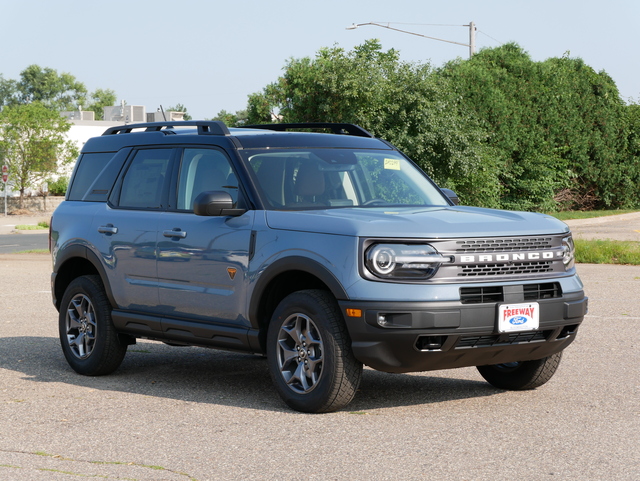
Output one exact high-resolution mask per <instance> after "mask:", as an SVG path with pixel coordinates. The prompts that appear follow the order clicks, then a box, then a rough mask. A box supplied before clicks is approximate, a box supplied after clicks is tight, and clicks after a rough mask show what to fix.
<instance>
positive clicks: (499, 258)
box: [50, 121, 587, 412]
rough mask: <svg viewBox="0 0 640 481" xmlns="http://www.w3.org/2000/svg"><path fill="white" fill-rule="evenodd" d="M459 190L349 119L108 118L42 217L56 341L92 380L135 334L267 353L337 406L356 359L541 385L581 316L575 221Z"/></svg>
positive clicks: (281, 387) (303, 389)
mask: <svg viewBox="0 0 640 481" xmlns="http://www.w3.org/2000/svg"><path fill="white" fill-rule="evenodd" d="M296 129H297V130H305V132H300V131H292V130H296ZM310 130H322V131H323V132H310ZM327 131H330V132H331V133H327ZM456 204H457V198H456V197H455V194H454V193H453V192H451V191H448V190H447V189H440V188H438V186H437V185H436V184H435V183H434V182H433V181H432V180H431V179H429V177H427V176H426V175H425V174H424V173H423V172H422V171H421V170H420V169H419V168H418V167H417V166H416V165H415V164H414V163H413V162H412V161H411V160H409V159H408V158H407V157H406V156H404V155H403V154H402V153H401V152H399V151H398V150H397V149H396V148H395V147H393V146H392V145H390V144H389V143H388V142H385V141H384V140H381V139H378V138H374V137H373V136H372V135H371V134H369V133H368V132H367V131H365V130H363V129H362V128H360V127H358V126H355V125H350V124H274V125H261V126H249V127H247V128H236V129H228V128H227V126H226V125H225V124H223V123H221V122H213V121H188V122H174V123H149V124H131V125H125V126H119V127H114V128H110V129H108V130H107V131H106V132H105V133H104V134H103V135H102V136H101V137H96V138H92V139H90V140H89V141H87V142H86V144H85V145H84V147H83V149H82V152H81V155H80V157H79V158H78V161H77V163H76V166H75V169H74V172H73V175H72V178H71V181H70V185H69V189H68V192H67V196H66V199H65V202H63V203H62V204H61V205H60V206H59V207H58V209H57V210H56V211H55V213H54V214H53V217H52V221H51V239H50V242H51V253H52V257H53V274H52V277H51V282H52V294H53V302H54V304H55V306H56V308H57V309H58V311H59V313H60V315H59V329H60V340H61V344H62V350H63V352H64V355H65V357H66V359H67V361H68V362H69V364H70V365H71V367H72V368H73V369H74V370H75V371H77V372H78V373H80V374H84V375H90V376H95V375H103V374H108V373H111V372H112V371H114V370H115V369H117V368H118V366H119V365H120V363H121V362H122V360H123V358H124V355H125V353H126V350H127V346H128V345H131V344H135V342H136V339H138V338H144V339H153V340H158V341H162V342H165V343H167V344H170V345H178V346H185V345H189V346H204V347H213V348H220V349H231V350H237V351H245V352H248V353H257V354H263V355H266V358H267V364H268V368H269V371H270V374H271V376H272V378H273V382H274V384H275V386H276V389H277V390H278V392H279V394H280V396H281V397H282V398H283V400H284V401H285V402H286V403H287V404H288V405H289V406H290V407H292V408H293V409H296V410H299V411H304V412H328V411H333V410H336V409H340V408H342V407H344V406H346V405H347V404H348V403H349V402H350V401H351V400H352V399H353V397H354V395H355V393H356V390H357V388H358V385H359V382H360V378H361V374H362V366H363V364H366V365H367V366H370V367H372V368H373V369H377V370H380V371H387V372H396V373H403V372H415V371H428V370H435V369H448V368H456V367H464V366H477V368H478V370H479V372H480V374H481V375H482V376H483V377H484V378H485V379H486V380H487V381H488V382H489V383H491V384H493V385H494V386H496V387H498V388H500V389H518V390H520V389H533V388H536V387H538V386H540V385H542V384H544V383H545V382H547V381H548V380H549V379H550V378H551V376H552V375H553V374H554V372H555V371H556V369H557V367H558V364H559V362H560V358H561V355H562V351H563V349H565V348H566V347H567V346H568V345H569V344H571V342H572V341H573V340H574V339H575V337H576V332H577V330H578V327H579V325H580V323H581V322H582V320H583V318H584V315H585V313H586V310H587V299H586V298H585V296H584V292H583V286H582V283H581V281H580V279H579V277H578V275H577V274H576V270H575V267H574V247H573V242H572V239H571V234H570V232H569V228H568V227H567V226H566V225H565V224H564V223H562V222H560V221H558V220H556V219H554V218H553V217H550V216H547V215H542V214H534V213H525V212H506V211H499V210H490V209H482V208H476V207H461V206H457V205H456Z"/></svg>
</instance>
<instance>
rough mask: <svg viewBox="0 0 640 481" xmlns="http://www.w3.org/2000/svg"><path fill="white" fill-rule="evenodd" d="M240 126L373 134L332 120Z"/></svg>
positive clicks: (282, 130) (244, 126)
mask: <svg viewBox="0 0 640 481" xmlns="http://www.w3.org/2000/svg"><path fill="white" fill-rule="evenodd" d="M242 128H247V129H267V130H274V131H276V132H285V131H287V130H293V129H329V130H331V131H332V132H333V133H334V134H342V135H354V136H356V137H370V138H373V137H374V136H373V134H371V133H370V132H367V131H366V130H364V129H363V128H362V127H360V126H358V125H355V124H341V123H332V122H301V123H291V124H255V125H242Z"/></svg>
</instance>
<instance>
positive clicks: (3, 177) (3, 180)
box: [2, 174, 9, 184]
mask: <svg viewBox="0 0 640 481" xmlns="http://www.w3.org/2000/svg"><path fill="white" fill-rule="evenodd" d="M8 178H9V176H8V175H7V174H2V182H4V183H5V184H6V183H7V179H8Z"/></svg>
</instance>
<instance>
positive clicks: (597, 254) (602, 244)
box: [574, 239, 640, 266]
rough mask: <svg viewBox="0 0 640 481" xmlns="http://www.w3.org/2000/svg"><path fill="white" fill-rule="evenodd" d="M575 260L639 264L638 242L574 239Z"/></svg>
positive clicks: (597, 262) (588, 262)
mask: <svg viewBox="0 0 640 481" xmlns="http://www.w3.org/2000/svg"><path fill="white" fill-rule="evenodd" d="M574 242H575V246H576V262H578V263H584V264H627V265H634V266H637V265H640V242H633V241H612V240H583V239H574Z"/></svg>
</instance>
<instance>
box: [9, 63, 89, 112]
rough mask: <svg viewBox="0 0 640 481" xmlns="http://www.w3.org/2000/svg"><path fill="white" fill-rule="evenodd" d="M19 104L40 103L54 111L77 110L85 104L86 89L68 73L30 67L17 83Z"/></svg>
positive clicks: (34, 66) (23, 72) (36, 66)
mask: <svg viewBox="0 0 640 481" xmlns="http://www.w3.org/2000/svg"><path fill="white" fill-rule="evenodd" d="M17 89H18V95H19V100H20V103H30V102H41V103H42V104H43V105H44V106H46V107H49V108H51V109H54V110H77V109H78V108H81V107H82V106H84V104H85V103H86V99H87V88H86V87H85V85H84V84H83V83H82V82H79V81H78V80H76V78H75V77H74V76H73V75H71V74H69V73H61V74H58V72H57V71H56V70H54V69H52V68H49V67H45V68H42V67H40V66H39V65H35V64H34V65H30V66H28V67H27V68H26V69H24V70H23V71H22V72H20V80H19V81H18V83H17Z"/></svg>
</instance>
